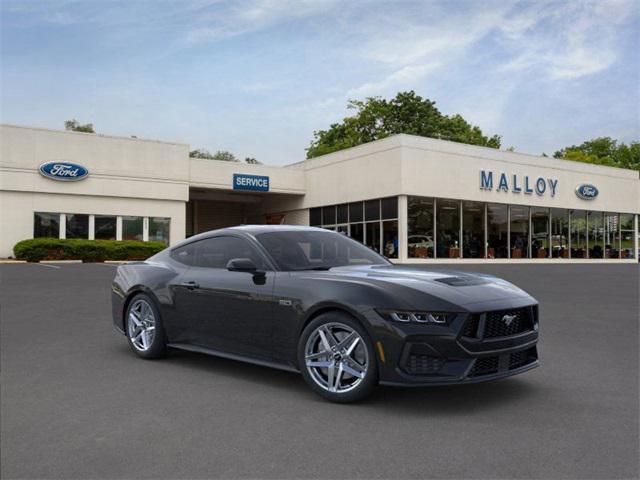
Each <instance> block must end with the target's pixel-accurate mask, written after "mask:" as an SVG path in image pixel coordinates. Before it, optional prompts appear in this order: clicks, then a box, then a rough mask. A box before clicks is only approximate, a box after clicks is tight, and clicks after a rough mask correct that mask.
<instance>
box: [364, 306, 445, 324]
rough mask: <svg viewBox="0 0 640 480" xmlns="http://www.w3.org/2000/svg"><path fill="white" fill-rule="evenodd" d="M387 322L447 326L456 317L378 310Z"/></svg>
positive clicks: (430, 313)
mask: <svg viewBox="0 0 640 480" xmlns="http://www.w3.org/2000/svg"><path fill="white" fill-rule="evenodd" d="M377 312H378V313H379V314H380V315H382V316H383V317H384V318H386V319H387V320H393V321H394V322H402V323H435V324H438V325H445V324H447V323H449V321H450V320H451V319H452V318H453V317H454V314H452V313H441V312H412V311H403V310H377Z"/></svg>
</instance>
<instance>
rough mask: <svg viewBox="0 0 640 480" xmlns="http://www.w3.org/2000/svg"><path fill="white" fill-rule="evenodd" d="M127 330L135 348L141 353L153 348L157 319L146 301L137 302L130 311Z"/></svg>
mask: <svg viewBox="0 0 640 480" xmlns="http://www.w3.org/2000/svg"><path fill="white" fill-rule="evenodd" d="M127 330H128V332H129V338H130V339H131V343H132V344H133V346H134V347H135V348H136V349H137V350H140V351H141V352H146V351H147V350H149V348H151V344H152V343H153V337H154V335H155V330H156V317H155V316H154V314H153V309H152V308H151V305H149V303H148V302H147V301H146V300H142V299H139V300H136V301H135V302H133V305H131V308H130V309H129V317H128V318H127Z"/></svg>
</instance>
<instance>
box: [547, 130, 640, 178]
mask: <svg viewBox="0 0 640 480" xmlns="http://www.w3.org/2000/svg"><path fill="white" fill-rule="evenodd" d="M553 156H554V157H555V158H564V159H565V160H573V161H575V162H584V163H593V164H596V165H607V166H609V167H619V168H629V169H632V170H638V171H640V142H639V141H635V142H631V143H630V144H629V145H627V144H625V143H623V142H620V143H618V141H617V140H614V139H612V138H610V137H598V138H594V139H593V140H587V141H586V142H584V143H582V144H581V145H572V146H570V147H566V148H563V149H562V150H558V151H557V152H556V153H554V154H553Z"/></svg>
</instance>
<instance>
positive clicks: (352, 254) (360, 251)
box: [256, 230, 389, 271]
mask: <svg viewBox="0 0 640 480" xmlns="http://www.w3.org/2000/svg"><path fill="white" fill-rule="evenodd" d="M256 238H257V239H258V241H259V242H260V243H261V244H262V245H263V246H264V248H265V249H266V250H267V252H269V255H271V257H272V258H273V259H274V260H275V262H276V263H277V264H278V266H279V267H280V268H281V269H282V270H287V271H291V270H308V269H315V268H317V269H326V268H331V267H339V266H345V265H388V264H389V262H388V261H387V260H385V259H384V257H381V256H380V255H378V254H377V253H375V252H374V251H373V250H371V249H369V248H367V247H365V246H364V245H362V244H361V243H358V242H356V241H355V240H352V239H350V238H348V237H346V236H344V235H341V234H339V233H335V232H328V231H316V230H313V231H286V232H268V233H261V234H259V235H257V236H256Z"/></svg>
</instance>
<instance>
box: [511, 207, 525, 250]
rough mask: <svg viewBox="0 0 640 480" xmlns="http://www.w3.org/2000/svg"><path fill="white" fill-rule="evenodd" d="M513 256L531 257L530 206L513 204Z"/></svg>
mask: <svg viewBox="0 0 640 480" xmlns="http://www.w3.org/2000/svg"><path fill="white" fill-rule="evenodd" d="M510 235H511V236H510V239H511V258H529V207H522V206H520V205H512V206H511V234H510Z"/></svg>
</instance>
